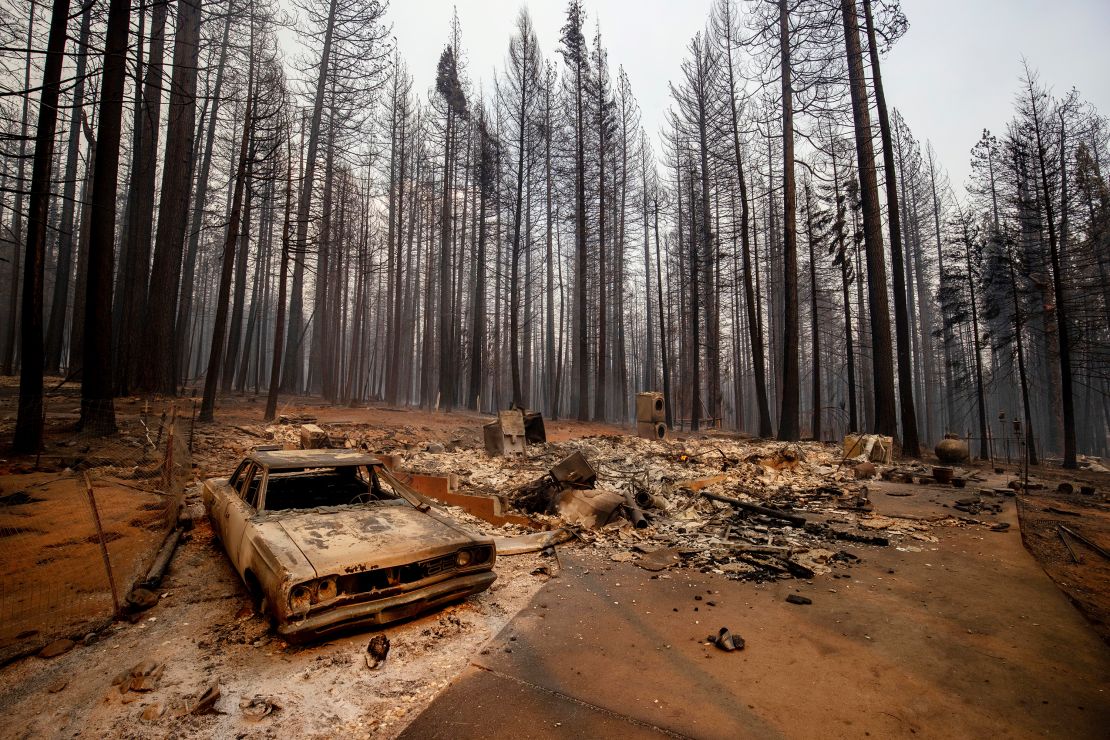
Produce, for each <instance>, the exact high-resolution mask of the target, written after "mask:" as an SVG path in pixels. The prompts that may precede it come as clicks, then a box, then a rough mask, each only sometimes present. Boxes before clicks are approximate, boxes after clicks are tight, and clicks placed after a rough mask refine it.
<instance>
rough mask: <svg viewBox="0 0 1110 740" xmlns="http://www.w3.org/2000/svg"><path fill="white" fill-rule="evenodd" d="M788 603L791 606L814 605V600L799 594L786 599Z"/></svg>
mask: <svg viewBox="0 0 1110 740" xmlns="http://www.w3.org/2000/svg"><path fill="white" fill-rule="evenodd" d="M786 601H787V603H790V604H799V605H805V604H812V603H813V599H811V598H809V597H808V596H800V595H798V594H790V595H789V596H787V597H786Z"/></svg>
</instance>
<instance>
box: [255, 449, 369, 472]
mask: <svg viewBox="0 0 1110 740" xmlns="http://www.w3.org/2000/svg"><path fill="white" fill-rule="evenodd" d="M247 459H248V460H251V461H253V462H255V463H257V464H258V465H261V466H263V467H266V468H269V469H270V470H282V469H288V468H328V467H347V466H358V465H377V466H380V465H381V464H382V461H381V458H379V457H378V456H377V455H371V454H370V453H369V452H364V451H362V450H255V451H253V452H251V453H250V454H249V455H247Z"/></svg>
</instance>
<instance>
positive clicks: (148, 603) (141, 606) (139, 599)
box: [125, 588, 158, 612]
mask: <svg viewBox="0 0 1110 740" xmlns="http://www.w3.org/2000/svg"><path fill="white" fill-rule="evenodd" d="M125 601H126V602H127V607H128V609H129V610H130V611H132V612H144V611H146V610H147V609H150V608H151V607H152V606H154V605H155V604H157V603H158V595H157V594H156V593H154V592H153V591H149V590H147V589H145V588H133V589H131V593H129V594H127V598H126V599H125Z"/></svg>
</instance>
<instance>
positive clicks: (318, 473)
mask: <svg viewBox="0 0 1110 740" xmlns="http://www.w3.org/2000/svg"><path fill="white" fill-rule="evenodd" d="M368 479H369V480H368ZM391 498H393V497H392V496H390V495H389V494H388V493H387V492H386V491H383V490H382V488H381V486H380V485H379V484H378V481H377V476H367V474H366V472H365V471H364V470H363V469H362V468H361V467H350V466H348V467H339V468H299V469H285V470H271V471H270V475H269V481H268V483H267V484H266V510H267V511H281V510H288V509H314V508H316V507H319V506H347V505H354V504H365V503H369V502H371V501H379V500H383V499H391Z"/></svg>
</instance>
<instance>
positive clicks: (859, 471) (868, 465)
mask: <svg viewBox="0 0 1110 740" xmlns="http://www.w3.org/2000/svg"><path fill="white" fill-rule="evenodd" d="M852 471H853V472H854V473H855V474H856V480H870V479H871V478H874V477H875V473H876V472H877V471H878V468H876V467H875V463H872V462H867V461H864V462H861V463H860V464H859V465H857V466H855V467H854V468H852Z"/></svg>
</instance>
